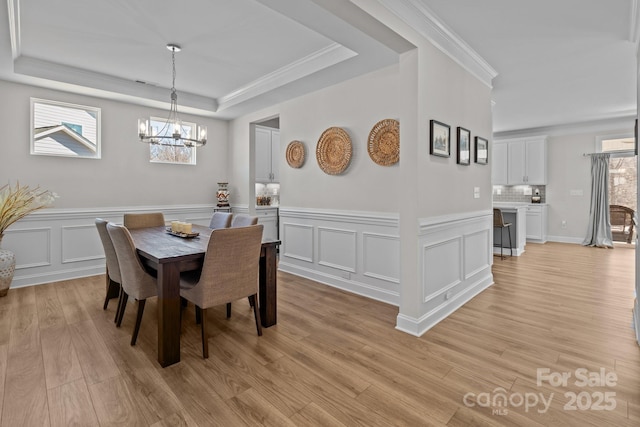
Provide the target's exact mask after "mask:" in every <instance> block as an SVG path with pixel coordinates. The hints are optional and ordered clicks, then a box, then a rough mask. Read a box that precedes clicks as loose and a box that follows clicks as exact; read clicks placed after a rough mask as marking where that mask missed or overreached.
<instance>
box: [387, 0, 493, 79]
mask: <svg viewBox="0 0 640 427" xmlns="http://www.w3.org/2000/svg"><path fill="white" fill-rule="evenodd" d="M380 3H381V4H382V5H383V6H384V7H386V8H387V9H388V10H390V11H391V12H392V13H393V14H395V15H396V16H397V17H398V18H400V19H401V20H402V21H404V22H405V23H406V24H407V25H409V26H410V27H411V28H413V29H414V30H415V31H416V32H417V33H418V34H420V35H421V36H422V37H424V38H425V39H427V40H429V41H430V42H431V43H433V45H434V46H436V47H437V48H438V49H439V50H441V51H442V52H443V53H444V54H446V55H447V56H449V57H450V58H451V59H453V60H454V61H455V62H456V63H457V64H459V65H460V66H461V67H462V68H464V69H465V70H467V71H468V72H469V73H471V74H472V75H473V76H475V77H476V78H477V79H478V80H480V81H481V82H482V83H484V84H485V85H487V86H488V87H490V88H491V87H493V83H492V80H493V79H494V78H495V77H496V76H497V75H498V72H497V71H496V70H494V69H493V68H492V67H491V65H489V63H488V62H487V61H485V60H484V59H483V58H482V57H481V56H480V55H479V54H478V53H477V52H476V51H475V50H473V48H472V47H471V46H469V45H468V44H467V43H466V42H465V41H464V40H463V39H462V38H461V37H460V36H459V35H458V34H456V33H455V32H454V31H453V30H452V29H451V28H449V26H448V25H447V24H445V23H444V22H443V21H442V20H441V19H440V18H439V17H438V16H437V15H436V14H435V13H434V12H433V11H432V10H431V9H429V8H428V7H427V6H426V5H425V4H424V2H421V1H419V0H385V1H380Z"/></svg>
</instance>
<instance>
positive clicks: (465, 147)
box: [458, 126, 471, 166]
mask: <svg viewBox="0 0 640 427" xmlns="http://www.w3.org/2000/svg"><path fill="white" fill-rule="evenodd" d="M458 164H459V165H465V166H469V164H471V131H470V130H469V129H465V128H462V127H460V126H458Z"/></svg>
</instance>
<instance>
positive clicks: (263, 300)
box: [258, 245, 277, 328]
mask: <svg viewBox="0 0 640 427" xmlns="http://www.w3.org/2000/svg"><path fill="white" fill-rule="evenodd" d="M276 248H277V247H276V245H268V246H263V248H262V250H263V251H264V252H263V254H262V256H260V292H259V293H258V295H259V301H260V319H261V320H262V326H263V327H265V328H268V327H269V326H273V325H275V324H276V288H277V286H276V285H277V284H276V277H277V274H276V273H277V266H276V252H277V250H276Z"/></svg>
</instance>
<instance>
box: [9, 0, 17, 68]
mask: <svg viewBox="0 0 640 427" xmlns="http://www.w3.org/2000/svg"><path fill="white" fill-rule="evenodd" d="M7 8H8V12H9V38H10V39H11V56H12V58H13V59H16V58H17V57H19V56H20V0H7Z"/></svg>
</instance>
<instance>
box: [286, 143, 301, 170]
mask: <svg viewBox="0 0 640 427" xmlns="http://www.w3.org/2000/svg"><path fill="white" fill-rule="evenodd" d="M287 163H289V166H291V167H292V168H299V167H301V166H302V165H303V164H304V144H303V143H302V142H300V141H291V142H290V143H289V145H287Z"/></svg>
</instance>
